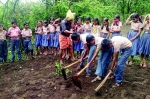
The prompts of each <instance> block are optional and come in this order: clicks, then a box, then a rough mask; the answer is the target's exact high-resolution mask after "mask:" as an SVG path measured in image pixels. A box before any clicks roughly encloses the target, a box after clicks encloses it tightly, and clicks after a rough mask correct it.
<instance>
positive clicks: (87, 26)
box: [83, 23, 92, 34]
mask: <svg viewBox="0 0 150 99" xmlns="http://www.w3.org/2000/svg"><path fill="white" fill-rule="evenodd" d="M83 30H84V32H83V34H90V33H91V31H92V24H91V23H89V24H84V25H83Z"/></svg>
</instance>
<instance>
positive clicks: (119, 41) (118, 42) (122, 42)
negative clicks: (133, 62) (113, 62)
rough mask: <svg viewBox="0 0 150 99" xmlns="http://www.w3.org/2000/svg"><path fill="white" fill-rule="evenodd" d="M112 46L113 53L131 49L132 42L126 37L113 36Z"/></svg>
mask: <svg viewBox="0 0 150 99" xmlns="http://www.w3.org/2000/svg"><path fill="white" fill-rule="evenodd" d="M111 41H112V44H113V46H114V52H118V51H119V50H121V49H125V48H129V47H132V42H131V41H130V40H128V39H127V38H126V37H122V36H114V37H113V38H112V39H111Z"/></svg>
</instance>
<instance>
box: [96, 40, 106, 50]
mask: <svg viewBox="0 0 150 99" xmlns="http://www.w3.org/2000/svg"><path fill="white" fill-rule="evenodd" d="M103 39H104V38H102V37H95V45H96V46H97V49H99V50H100V49H101V43H102V41H103Z"/></svg>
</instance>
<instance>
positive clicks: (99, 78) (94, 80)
mask: <svg viewBox="0 0 150 99" xmlns="http://www.w3.org/2000/svg"><path fill="white" fill-rule="evenodd" d="M100 80H102V78H101V77H99V76H97V77H96V78H94V79H93V80H92V81H91V82H92V83H93V82H96V81H100Z"/></svg>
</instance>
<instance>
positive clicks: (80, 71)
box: [77, 64, 88, 76]
mask: <svg viewBox="0 0 150 99" xmlns="http://www.w3.org/2000/svg"><path fill="white" fill-rule="evenodd" d="M87 68H88V64H87V65H86V66H85V67H84V68H83V69H82V70H80V71H79V72H78V73H77V76H79V75H80V74H81V73H82V72H83V71H84V70H85V69H87Z"/></svg>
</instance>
